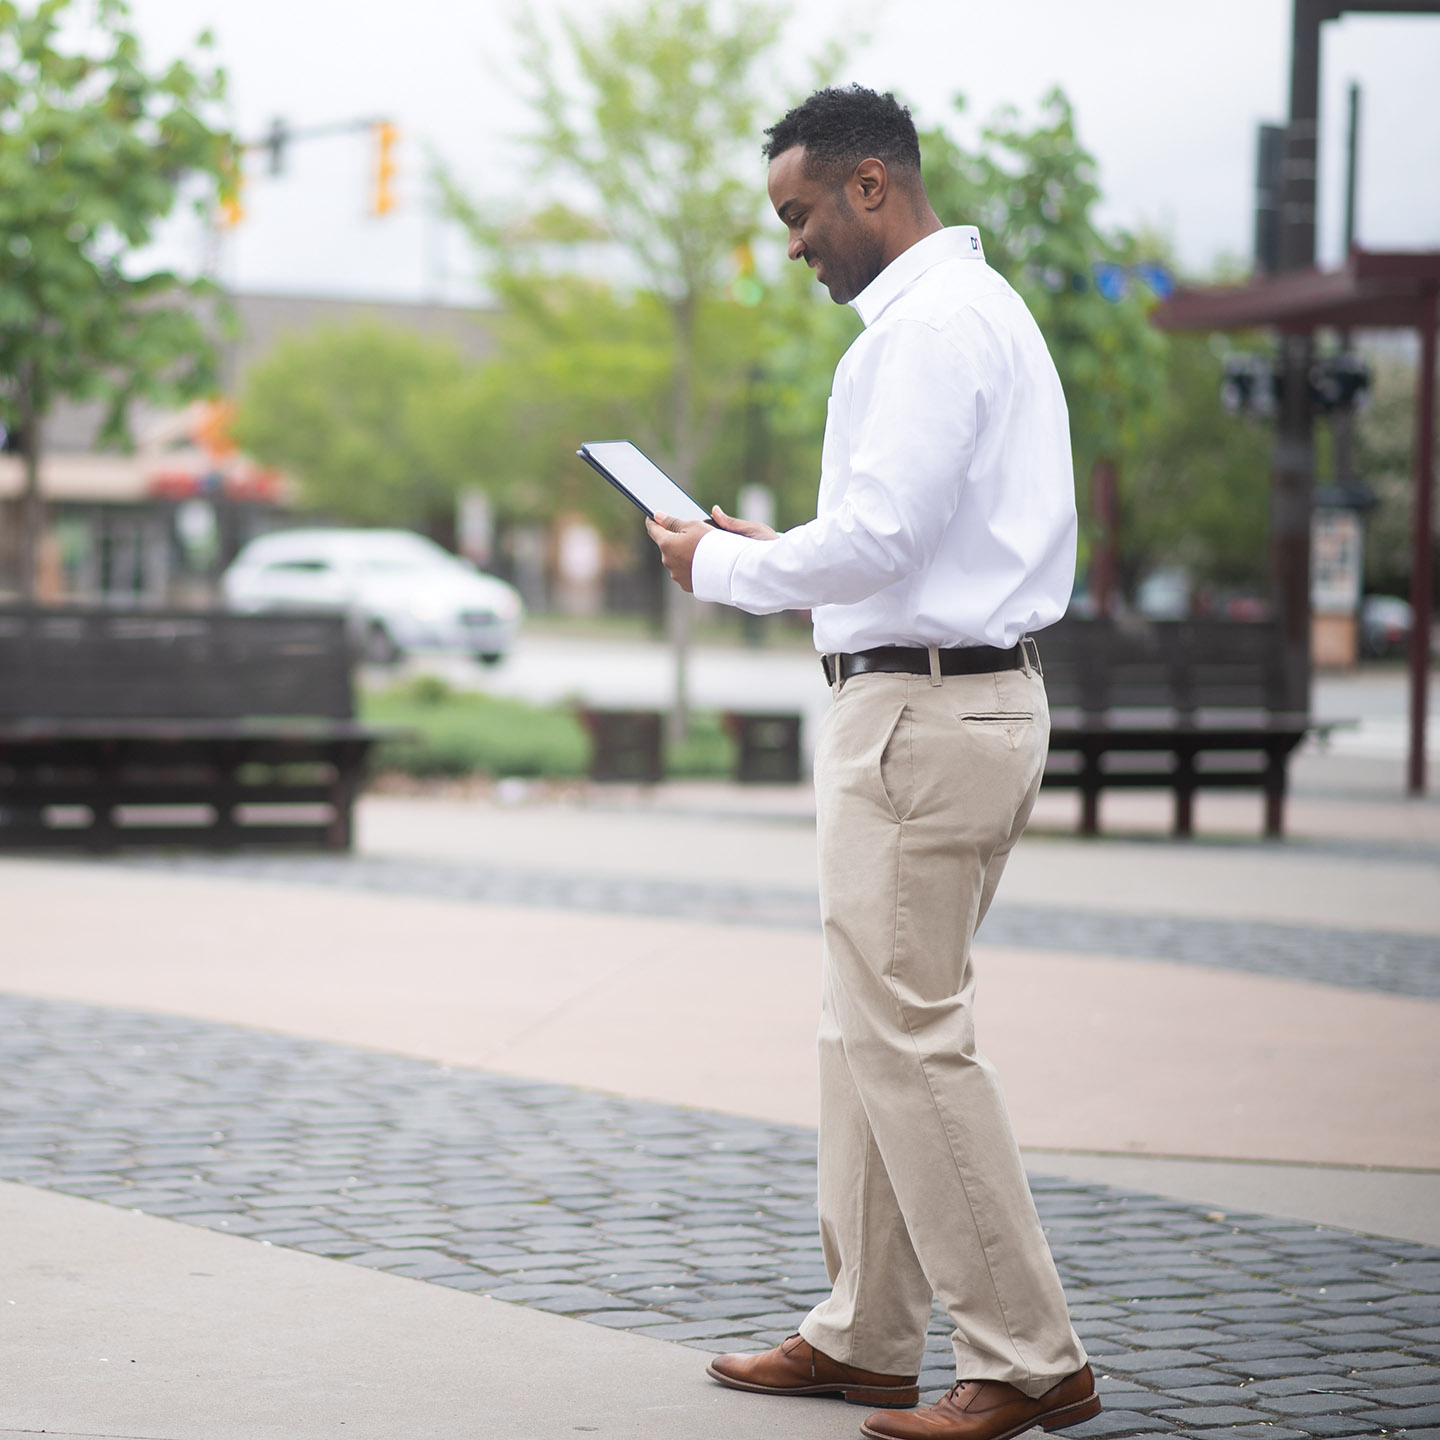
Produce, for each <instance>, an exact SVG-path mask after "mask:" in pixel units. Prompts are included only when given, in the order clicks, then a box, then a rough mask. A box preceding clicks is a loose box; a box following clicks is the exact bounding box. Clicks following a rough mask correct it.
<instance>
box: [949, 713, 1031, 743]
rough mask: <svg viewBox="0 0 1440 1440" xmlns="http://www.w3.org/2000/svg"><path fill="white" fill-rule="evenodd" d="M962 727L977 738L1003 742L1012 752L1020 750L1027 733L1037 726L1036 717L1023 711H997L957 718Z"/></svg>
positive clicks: (964, 715) (963, 714)
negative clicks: (989, 738)
mask: <svg viewBox="0 0 1440 1440" xmlns="http://www.w3.org/2000/svg"><path fill="white" fill-rule="evenodd" d="M956 719H958V720H959V722H960V723H961V725H963V726H964V727H965V729H966V730H968V731H970V732H971V733H972V734H973V735H975V736H977V737H986V736H988V737H991V738H992V739H993V740H1001V741H1003V742H1004V743H1005V744H1006V745H1008V746H1009V748H1010V749H1012V750H1018V749H1019V748H1020V744H1021V741H1022V740H1023V739H1024V737H1025V735H1026V733H1027V732H1028V731H1029V729H1030V728H1031V727H1033V726H1034V724H1035V716H1034V715H1033V714H1031V713H1030V712H1029V711H1023V710H996V711H987V712H983V713H974V714H965V713H962V714H960V715H958V716H956Z"/></svg>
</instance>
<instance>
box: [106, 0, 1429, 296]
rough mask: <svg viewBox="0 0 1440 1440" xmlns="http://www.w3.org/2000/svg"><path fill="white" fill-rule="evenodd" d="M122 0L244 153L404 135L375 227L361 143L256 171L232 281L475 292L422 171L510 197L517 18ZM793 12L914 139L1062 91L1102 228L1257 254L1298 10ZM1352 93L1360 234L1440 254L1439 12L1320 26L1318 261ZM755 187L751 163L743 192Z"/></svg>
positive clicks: (793, 51) (1273, 0)
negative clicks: (195, 45) (345, 127)
mask: <svg viewBox="0 0 1440 1440" xmlns="http://www.w3.org/2000/svg"><path fill="white" fill-rule="evenodd" d="M131 8H132V14H133V19H134V22H135V25H136V27H137V29H138V30H139V32H140V35H141V38H142V41H143V42H144V44H145V46H146V50H147V54H148V55H150V56H151V57H152V58H153V59H156V60H158V59H164V58H169V57H170V56H172V55H175V54H177V53H180V52H182V51H184V50H185V49H187V48H188V45H189V42H190V41H191V40H192V39H193V37H194V36H195V35H196V34H197V33H198V32H199V31H200V30H201V29H202V28H205V27H209V28H210V29H211V30H212V31H213V32H214V35H215V39H216V52H215V53H216V55H217V57H218V59H219V61H220V62H221V63H222V64H223V65H224V67H225V69H226V70H227V72H228V74H229V80H230V101H229V104H230V109H231V117H232V123H233V124H234V125H235V126H236V128H237V129H238V130H239V132H240V133H241V134H242V135H243V136H245V137H247V138H249V137H253V136H257V135H259V134H260V133H261V132H262V131H263V130H264V129H265V128H266V127H267V125H268V124H269V121H270V119H271V117H272V116H276V115H280V116H284V117H285V118H286V119H287V120H288V121H290V122H291V123H292V124H294V125H297V126H304V125H311V124H322V123H327V122H331V121H339V120H347V119H352V118H362V117H368V116H378V115H384V116H389V117H391V118H393V119H394V120H395V121H396V122H397V124H398V125H399V126H400V128H401V131H402V137H403V138H402V143H401V146H400V149H399V152H398V158H399V161H400V166H401V174H400V181H399V192H400V196H401V202H402V203H401V208H400V209H399V211H398V212H397V213H396V214H394V215H393V216H391V217H389V218H386V219H384V220H375V219H369V218H367V217H366V216H365V213H364V211H365V206H366V202H367V196H368V188H369V179H368V176H369V167H370V163H371V161H370V150H369V144H368V141H367V139H366V138H365V137H364V136H360V135H349V136H340V137H336V138H333V139H320V140H314V141H311V142H308V143H306V144H303V145H297V146H296V147H295V148H294V150H293V153H292V157H291V163H290V165H289V166H288V168H287V172H286V174H285V175H284V176H283V177H281V178H279V179H271V178H268V177H267V176H265V175H264V174H263V173H261V172H262V170H263V167H262V166H261V165H259V164H258V163H257V164H255V165H253V166H252V172H253V175H254V178H253V179H252V180H251V182H250V183H249V185H248V186H247V195H246V205H247V211H248V214H247V219H246V221H245V223H244V224H243V225H241V226H240V227H239V228H238V229H236V230H235V231H232V232H229V233H228V234H227V235H226V237H225V239H224V241H223V245H222V252H221V255H220V257H219V259H220V272H221V275H222V278H223V279H224V280H225V281H226V282H227V283H229V284H231V285H233V286H235V287H236V288H238V289H242V290H249V291H256V290H262V291H283V292H291V293H312V294H326V295H360V296H375V297H384V298H392V299H421V298H445V299H451V300H462V299H465V298H469V297H470V296H472V295H473V294H474V293H475V292H474V289H473V283H472V281H473V276H472V271H473V265H472V262H471V260H470V258H469V255H468V253H467V251H466V248H465V245H464V242H463V240H461V238H460V237H459V236H457V235H455V234H454V233H451V232H449V230H448V227H445V226H443V225H439V224H437V223H435V222H433V221H432V220H429V219H427V209H428V207H427V203H426V194H425V189H426V187H425V185H424V182H423V176H424V170H425V160H424V156H425V153H426V147H427V146H428V147H433V148H434V149H435V150H436V151H438V152H439V153H440V154H441V155H442V156H443V157H444V158H445V160H446V162H447V163H448V164H449V166H450V167H451V168H452V170H453V171H454V173H455V174H456V175H457V176H458V177H460V178H461V179H462V180H463V182H464V183H465V184H466V185H467V186H468V187H469V188H470V190H471V191H472V193H474V194H475V195H476V196H480V197H485V198H487V199H490V200H493V202H494V203H496V204H498V205H508V204H510V203H513V202H514V201H515V199H516V197H518V196H519V195H521V193H522V191H523V186H524V168H523V150H522V149H521V148H520V146H519V145H518V144H517V142H516V138H515V137H516V135H517V134H518V132H520V131H521V130H522V129H523V128H524V125H525V119H526V117H525V111H524V108H523V105H522V103H521V102H520V101H519V99H518V98H517V94H516V90H515V88H514V86H513V84H512V83H511V77H513V74H514V66H513V60H512V57H513V51H514V46H513V42H512V39H511V34H510V30H509V26H508V24H507V21H506V16H507V14H508V13H510V7H509V5H508V4H506V3H501V0H404V3H400V4H397V3H395V0H346V3H345V4H344V5H343V6H342V5H339V4H336V3H334V0H131ZM538 8H540V9H541V10H543V11H553V10H555V9H557V8H568V9H569V10H571V11H572V13H581V14H588V13H591V12H593V10H594V9H596V8H597V5H596V0H569V4H568V6H567V5H563V4H562V0H540V3H539V7H538ZM847 10H848V14H849V15H850V17H852V18H849V19H847V18H845V16H846V14H847ZM792 12H793V13H792V21H791V23H790V25H789V27H788V29H787V32H786V38H785V42H784V51H783V55H784V60H785V64H786V66H787V68H788V70H789V72H790V73H791V74H792V75H793V76H795V77H797V78H798V77H802V76H803V75H804V74H805V73H806V70H805V65H804V62H805V59H806V57H807V56H809V55H811V54H813V53H815V52H816V51H817V50H818V49H819V48H820V47H821V46H822V45H823V44H824V42H825V41H827V40H829V39H832V38H833V39H837V40H839V41H840V42H842V44H845V45H846V46H847V47H848V49H849V50H850V59H849V61H848V62H847V64H846V65H845V67H844V69H843V71H842V74H841V77H840V78H842V79H844V80H858V81H860V82H861V83H863V84H867V85H871V86H874V87H876V88H883V89H894V90H896V91H897V92H898V93H899V94H901V96H902V97H903V98H904V99H905V100H906V101H907V102H908V103H909V104H910V105H911V107H912V109H913V110H914V112H915V114H916V118H917V120H918V121H919V122H920V124H921V125H922V126H923V125H927V124H931V123H934V122H937V121H941V120H946V119H948V118H949V117H951V115H952V114H953V112H952V111H951V108H950V102H951V99H952V97H953V96H954V94H955V93H956V92H957V91H963V92H964V93H965V95H966V97H967V99H968V102H969V104H968V111H967V114H968V116H969V119H968V121H957V122H956V124H957V129H958V131H959V133H961V134H966V133H969V131H968V130H967V128H966V127H967V125H968V126H970V127H972V128H973V125H974V123H975V122H976V121H978V120H979V119H982V118H984V117H985V116H986V115H988V114H989V113H990V112H992V111H993V110H995V109H996V107H998V106H1000V105H1004V104H1013V105H1015V106H1017V107H1019V108H1020V109H1021V110H1022V111H1023V112H1030V113H1033V112H1034V110H1035V107H1036V106H1037V104H1038V102H1039V100H1040V97H1041V96H1042V95H1043V94H1044V93H1045V92H1046V91H1047V90H1048V89H1050V88H1051V87H1052V86H1054V85H1059V86H1061V87H1062V88H1063V89H1064V90H1065V91H1066V92H1067V93H1068V94H1069V96H1070V98H1071V100H1072V101H1073V102H1074V105H1075V110H1076V115H1077V120H1078V124H1079V128H1080V136H1081V139H1082V141H1083V142H1084V143H1085V144H1086V145H1087V146H1088V147H1089V148H1090V149H1091V150H1092V151H1093V152H1094V153H1095V154H1096V156H1097V157H1098V159H1099V162H1100V177H1101V185H1102V189H1103V191H1104V195H1105V205H1104V210H1103V212H1102V213H1103V218H1104V219H1105V220H1106V221H1108V222H1110V223H1114V224H1121V225H1125V226H1129V227H1138V226H1148V227H1152V228H1158V229H1160V230H1162V231H1163V232H1165V233H1166V234H1168V235H1169V236H1170V237H1171V240H1172V241H1173V244H1174V246H1175V248H1176V250H1177V252H1178V254H1179V256H1180V259H1181V261H1182V263H1183V264H1184V265H1185V266H1187V267H1189V268H1190V269H1192V270H1197V271H1199V270H1204V269H1207V268H1208V267H1209V266H1210V265H1212V264H1213V263H1214V262H1215V261H1216V260H1217V259H1218V258H1219V257H1220V256H1222V255H1226V254H1229V255H1232V256H1248V253H1249V249H1250V242H1251V226H1252V215H1251V206H1252V199H1253V196H1252V192H1253V178H1254V152H1255V127H1256V125H1257V124H1258V123H1259V122H1261V121H1280V120H1283V118H1284V115H1285V109H1286V103H1287V93H1286V84H1287V80H1286V76H1287V66H1288V43H1289V25H1290V0H1207V3H1205V4H1204V5H1198V4H1193V3H1189V0H990V3H988V4H986V3H978V0H881V3H880V4H875V3H870V4H866V5H858V4H849V3H848V0H796V3H795V4H794V5H793V7H792ZM862 16H863V19H861V18H859V17H862ZM1352 80H1353V81H1358V82H1359V83H1360V85H1361V87H1362V90H1363V112H1364V113H1363V123H1362V146H1361V163H1360V207H1359V211H1360V219H1359V224H1358V231H1359V238H1360V240H1361V242H1362V243H1363V244H1366V245H1368V246H1372V247H1375V248H1440V106H1437V104H1436V90H1437V80H1440V16H1436V17H1404V16H1351V17H1348V18H1346V19H1344V20H1342V21H1339V22H1332V23H1331V24H1328V25H1327V26H1326V27H1325V31H1324V49H1323V60H1322V76H1321V86H1322V98H1321V140H1320V146H1321V180H1320V212H1321V219H1320V252H1321V259H1322V261H1327V262H1332V263H1333V261H1334V260H1335V259H1336V258H1337V256H1338V254H1339V250H1340V235H1341V218H1340V216H1341V204H1342V190H1343V165H1344V148H1345V147H1344V127H1345V91H1346V88H1347V86H1348V85H1349V83H1350V82H1351V81H1352ZM779 99H781V100H783V97H779ZM780 108H783V106H781V105H778V104H777V113H778V110H779V109H780ZM758 141H759V137H758V136H757V146H758ZM763 183H764V174H763V167H762V166H761V164H760V161H759V159H758V149H757V161H756V186H757V190H758V189H760V188H762V187H763ZM777 231H778V225H777ZM164 249H165V252H166V254H167V258H173V259H174V260H175V261H177V262H178V263H180V264H182V265H183V266H185V267H186V268H187V269H194V268H195V267H196V266H197V265H198V264H199V263H200V257H201V255H202V251H203V245H202V236H201V233H200V231H199V228H198V226H195V225H194V224H192V223H190V222H185V221H180V222H176V223H175V224H172V226H171V227H170V229H169V232H168V235H167V240H166V244H165V246H164Z"/></svg>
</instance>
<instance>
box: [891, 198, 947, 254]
mask: <svg viewBox="0 0 1440 1440" xmlns="http://www.w3.org/2000/svg"><path fill="white" fill-rule="evenodd" d="M944 228H945V227H944V226H943V225H942V224H941V223H940V217H939V216H938V215H937V214H936V213H935V211H934V210H933V209H932V208H931V207H930V203H929V201H928V200H922V201H921V202H920V203H919V204H918V205H917V206H916V207H915V209H914V211H913V212H912V213H911V214H909V215H907V216H906V217H905V218H904V220H903V221H901V222H900V223H899V224H897V225H896V226H895V228H894V231H893V233H892V234H890V235H887V236H886V238H885V248H884V250H883V251H882V252H881V268H882V269H883V268H884V266H886V265H889V264H890V262H891V261H892V260H898V259H899V258H900V256H902V255H903V254H904V253H905V252H906V251H907V250H908V249H909V248H910V247H911V246H912V245H918V244H919V243H920V241H922V240H923V239H925V237H926V236H927V235H933V234H934V233H935V232H936V231H937V230H943V229H944Z"/></svg>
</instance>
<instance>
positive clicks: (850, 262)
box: [770, 145, 885, 305]
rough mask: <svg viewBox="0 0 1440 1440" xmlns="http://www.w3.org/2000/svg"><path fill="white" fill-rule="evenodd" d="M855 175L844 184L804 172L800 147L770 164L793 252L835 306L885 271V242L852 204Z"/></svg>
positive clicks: (773, 196) (774, 196) (779, 210)
mask: <svg viewBox="0 0 1440 1440" xmlns="http://www.w3.org/2000/svg"><path fill="white" fill-rule="evenodd" d="M852 188H853V189H855V190H856V195H855V197H854V198H857V199H858V198H859V189H858V186H856V185H855V182H854V177H851V178H849V179H847V180H846V181H845V183H844V184H842V185H836V184H834V183H833V182H831V181H828V180H826V179H824V178H821V179H815V178H813V177H811V176H809V175H806V173H805V151H804V149H803V148H802V147H801V146H798V145H795V146H792V147H791V148H790V149H789V150H782V151H781V152H780V154H778V155H777V156H776V157H775V158H774V159H773V160H772V161H771V162H770V203H771V204H772V205H773V206H774V207H775V213H776V214H777V215H778V216H779V217H780V219H781V221H782V222H783V223H784V225H785V228H786V229H787V230H788V231H789V232H790V249H789V254H790V258H791V259H792V260H803V261H804V262H805V263H806V264H807V265H808V266H809V267H810V268H811V269H812V270H813V271H814V272H815V278H816V279H817V280H818V281H819V282H820V283H821V284H822V285H823V286H824V287H825V288H826V289H827V290H828V291H829V292H830V298H831V299H832V300H833V301H834V302H835V303H836V304H837V305H847V304H849V302H850V301H851V300H853V299H854V298H855V297H856V296H857V295H858V294H859V293H860V292H861V291H862V290H863V289H864V288H865V287H866V286H867V285H868V284H869V283H870V282H871V281H872V280H873V279H874V278H875V277H876V276H877V275H878V274H879V273H880V271H881V270H883V269H884V268H885V267H884V264H883V261H882V255H883V249H884V247H883V242H882V241H881V238H880V236H879V234H878V233H877V230H876V227H874V226H873V225H870V224H867V223H866V215H867V212H866V211H865V210H863V209H860V210H857V209H856V207H855V206H854V205H852V204H851V199H852V196H851V195H850V193H849V192H850V191H851V189H852Z"/></svg>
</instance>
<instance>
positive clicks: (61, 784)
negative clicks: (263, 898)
mask: <svg viewBox="0 0 1440 1440" xmlns="http://www.w3.org/2000/svg"><path fill="white" fill-rule="evenodd" d="M354 715H355V707H354V696H353V693H352V690H351V681H350V654H349V650H348V648H347V643H346V636H345V627H344V621H343V619H341V618H340V617H338V616H322V615H284V614H265V615H231V614H209V613H195V612H184V611H177V612H165V613H158V612H150V611H146V612H116V611H104V610H36V609H0V847H3V848H22V847H41V846H43V847H54V846H81V847H86V848H90V849H109V848H113V847H115V846H119V845H134V844H143V845H183V846H202V847H210V848H225V847H231V846H241V845H285V846H323V847H325V848H327V849H332V850H345V849H348V848H349V846H350V842H351V810H352V806H353V803H354V799H355V795H356V792H357V791H358V789H359V785H360V781H361V775H362V771H363V768H364V763H365V757H366V753H367V751H368V750H369V748H370V746H371V745H372V743H374V741H375V740H376V739H378V738H379V737H380V736H381V735H382V734H386V733H389V732H388V731H382V730H380V729H377V728H375V727H372V726H367V725H363V724H360V723H359V722H357V721H356V720H355V718H354Z"/></svg>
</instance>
